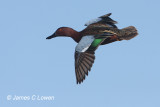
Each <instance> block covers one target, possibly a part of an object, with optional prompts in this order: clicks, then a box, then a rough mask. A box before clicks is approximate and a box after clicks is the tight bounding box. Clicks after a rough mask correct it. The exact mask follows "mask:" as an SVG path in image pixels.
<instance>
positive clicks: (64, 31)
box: [46, 27, 71, 39]
mask: <svg viewBox="0 0 160 107" xmlns="http://www.w3.org/2000/svg"><path fill="white" fill-rule="evenodd" d="M70 32H71V28H68V27H60V28H58V29H57V30H56V31H55V32H54V33H53V34H52V35H51V36H48V37H47V38H46V39H52V38H55V37H61V36H63V37H65V36H67V37H70Z"/></svg>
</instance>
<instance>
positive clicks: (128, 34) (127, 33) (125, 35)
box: [119, 26, 138, 40]
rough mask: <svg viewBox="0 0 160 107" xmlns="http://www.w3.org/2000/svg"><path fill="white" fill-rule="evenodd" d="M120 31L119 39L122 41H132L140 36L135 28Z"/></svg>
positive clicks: (130, 27)
mask: <svg viewBox="0 0 160 107" xmlns="http://www.w3.org/2000/svg"><path fill="white" fill-rule="evenodd" d="M120 31H121V34H120V35H119V39H121V40H130V39H132V38H134V37H135V36H137V35H138V31H137V29H136V28H135V27H134V26H129V27H126V28H123V29H121V30H120Z"/></svg>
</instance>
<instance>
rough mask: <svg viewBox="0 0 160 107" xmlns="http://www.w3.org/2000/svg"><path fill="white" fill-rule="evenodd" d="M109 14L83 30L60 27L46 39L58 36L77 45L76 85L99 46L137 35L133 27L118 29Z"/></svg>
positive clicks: (91, 63)
mask: <svg viewBox="0 0 160 107" xmlns="http://www.w3.org/2000/svg"><path fill="white" fill-rule="evenodd" d="M110 15H111V13H109V14H106V15H103V16H101V17H98V18H97V19H94V20H91V21H89V22H87V23H86V24H85V26H87V27H86V28H85V29H84V30H82V31H80V32H77V31H76V30H74V29H72V28H69V27H60V28H58V29H57V30H56V31H55V33H53V34H52V35H51V36H49V37H47V38H46V39H51V38H54V37H58V36H63V37H71V38H72V39H73V40H74V41H75V42H77V43H78V45H77V46H76V48H75V74H76V80H77V84H78V83H79V84H80V83H81V82H83V80H84V79H85V76H86V75H88V71H90V70H91V67H92V65H93V63H94V60H95V55H94V53H95V50H96V49H97V48H98V46H100V45H105V44H108V43H111V42H115V41H121V40H130V39H132V38H133V37H135V36H137V35H138V32H137V30H136V28H135V27H134V26H129V27H126V28H123V29H118V28H117V26H116V25H115V24H116V23H117V22H116V21H114V20H113V19H111V18H110V17H109V16H110Z"/></svg>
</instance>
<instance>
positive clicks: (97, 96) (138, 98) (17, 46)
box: [0, 0, 160, 107]
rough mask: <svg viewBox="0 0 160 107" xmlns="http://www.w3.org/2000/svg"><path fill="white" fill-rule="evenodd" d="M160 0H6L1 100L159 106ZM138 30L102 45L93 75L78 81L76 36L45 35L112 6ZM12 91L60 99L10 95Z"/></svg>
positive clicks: (74, 106) (21, 105)
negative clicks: (129, 36) (131, 36)
mask: <svg viewBox="0 0 160 107" xmlns="http://www.w3.org/2000/svg"><path fill="white" fill-rule="evenodd" d="M159 4H160V1H159V0H120V1H118V0H96V1H93V0H78V1H76V0H23V1H22V0H1V1H0V14H1V17H0V29H1V31H0V35H1V39H0V49H1V51H0V56H1V57H0V65H1V67H0V84H1V88H0V105H1V106H3V107H28V106H30V107H34V106H38V107H44V106H47V107H91V106H92V107H160V78H159V76H160V68H159V66H160V56H159V55H160V48H159V46H160V42H159V40H160V36H159V24H160V23H159V22H160V14H159V10H160V6H159ZM110 12H111V13H112V16H111V18H113V19H114V20H116V21H118V24H117V26H118V27H119V28H124V27H127V26H130V25H133V26H135V27H136V28H137V29H138V32H139V35H138V36H137V37H136V38H134V39H132V40H130V41H121V42H115V43H112V44H109V45H105V46H101V47H99V49H98V50H97V51H96V60H95V63H94V65H93V67H92V71H91V72H90V73H89V76H88V77H87V78H86V80H85V81H84V82H83V84H81V85H77V84H76V79H75V71H74V50H75V46H76V43H75V42H74V41H73V40H72V39H71V38H55V39H52V40H46V39H45V38H46V37H47V36H49V35H51V34H52V33H53V32H54V31H55V30H56V29H57V28H59V27H62V26H66V27H72V28H73V29H75V30H77V31H81V30H82V29H84V28H85V26H84V24H85V22H87V21H89V20H90V19H94V18H96V17H98V16H101V15H104V14H106V13H110ZM8 95H12V96H14V95H17V96H32V95H40V96H54V97H55V99H54V101H12V100H10V101H7V98H6V97H7V96H8Z"/></svg>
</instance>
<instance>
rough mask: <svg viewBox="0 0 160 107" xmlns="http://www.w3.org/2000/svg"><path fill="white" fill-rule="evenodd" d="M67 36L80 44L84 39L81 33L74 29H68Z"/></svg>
mask: <svg viewBox="0 0 160 107" xmlns="http://www.w3.org/2000/svg"><path fill="white" fill-rule="evenodd" d="M65 35H66V36H68V37H71V38H72V39H73V40H74V41H75V42H77V43H78V42H79V41H80V40H81V38H82V36H81V33H80V32H77V31H76V30H74V29H72V28H67V29H66V30H65Z"/></svg>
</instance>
